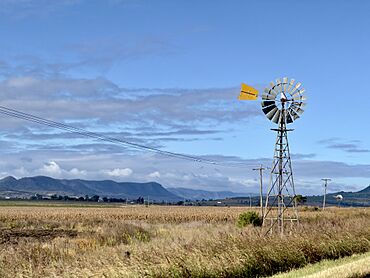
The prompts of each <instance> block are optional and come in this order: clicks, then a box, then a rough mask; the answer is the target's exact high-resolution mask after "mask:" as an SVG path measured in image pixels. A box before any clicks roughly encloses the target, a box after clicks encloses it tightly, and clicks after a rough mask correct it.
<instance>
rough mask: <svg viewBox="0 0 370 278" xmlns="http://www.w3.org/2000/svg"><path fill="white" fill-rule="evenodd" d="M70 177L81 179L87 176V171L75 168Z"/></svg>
mask: <svg viewBox="0 0 370 278" xmlns="http://www.w3.org/2000/svg"><path fill="white" fill-rule="evenodd" d="M69 173H70V176H73V177H77V178H81V176H86V174H87V172H86V171H85V170H79V169H77V168H73V169H72V170H70V171H69Z"/></svg>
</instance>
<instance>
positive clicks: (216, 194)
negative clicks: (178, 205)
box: [167, 187, 255, 200]
mask: <svg viewBox="0 0 370 278" xmlns="http://www.w3.org/2000/svg"><path fill="white" fill-rule="evenodd" d="M167 190H168V191H170V192H172V193H173V194H175V195H177V196H179V197H182V198H183V199H187V200H202V199H205V200H209V199H225V198H232V197H242V196H246V195H248V194H246V193H244V194H243V193H235V192H231V191H207V190H197V189H189V188H183V187H176V188H175V187H172V188H167ZM253 195H255V194H253ZM248 196H249V195H248Z"/></svg>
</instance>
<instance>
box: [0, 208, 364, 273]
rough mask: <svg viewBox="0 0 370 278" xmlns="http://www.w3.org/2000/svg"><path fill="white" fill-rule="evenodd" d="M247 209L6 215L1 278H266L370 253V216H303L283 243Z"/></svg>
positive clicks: (2, 216) (0, 211) (1, 218)
mask: <svg viewBox="0 0 370 278" xmlns="http://www.w3.org/2000/svg"><path fill="white" fill-rule="evenodd" d="M244 211H246V208H233V207H231V208H219V207H159V206H152V207H149V208H148V207H142V206H140V207H139V206H129V207H121V208H61V207H58V208H50V207H47V208H45V207H32V208H29V207H1V208H0V248H1V252H0V277H143V276H149V277H258V276H267V275H271V274H273V273H277V272H279V271H287V270H289V269H293V268H298V267H302V266H304V265H306V264H308V263H315V262H318V261H320V260H323V259H336V258H340V257H343V256H348V255H351V254H354V253H363V252H367V251H370V209H369V208H367V209H364V208H351V209H345V208H340V209H338V208H331V209H328V210H326V211H325V212H322V211H310V210H307V211H302V212H301V214H300V216H301V224H300V226H299V227H297V228H296V230H295V231H294V233H293V234H291V235H286V236H285V237H283V238H280V237H278V236H273V235H272V236H268V237H261V236H260V234H261V233H260V232H261V231H260V229H259V228H255V227H249V226H248V227H246V228H243V229H240V228H238V227H237V226H236V225H235V223H236V220H237V218H238V215H239V214H240V213H241V212H244Z"/></svg>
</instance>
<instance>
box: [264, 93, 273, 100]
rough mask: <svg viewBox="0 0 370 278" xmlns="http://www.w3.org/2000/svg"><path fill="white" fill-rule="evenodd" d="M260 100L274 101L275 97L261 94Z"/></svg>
mask: <svg viewBox="0 0 370 278" xmlns="http://www.w3.org/2000/svg"><path fill="white" fill-rule="evenodd" d="M262 99H263V100H274V99H275V96H273V95H272V94H267V95H266V94H263V95H262Z"/></svg>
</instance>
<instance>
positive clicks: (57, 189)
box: [0, 176, 181, 201]
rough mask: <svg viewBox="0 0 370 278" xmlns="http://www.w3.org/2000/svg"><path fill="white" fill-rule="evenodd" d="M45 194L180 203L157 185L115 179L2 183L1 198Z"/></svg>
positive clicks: (11, 179) (8, 179) (33, 179)
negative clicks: (140, 198) (143, 198)
mask: <svg viewBox="0 0 370 278" xmlns="http://www.w3.org/2000/svg"><path fill="white" fill-rule="evenodd" d="M36 193H38V194H42V195H51V194H57V195H69V196H84V195H89V196H92V195H99V196H101V197H115V198H129V199H137V198H139V197H145V198H146V197H147V196H149V198H150V199H151V200H156V201H161V200H164V201H177V200H181V198H180V197H178V196H176V195H175V194H173V193H171V192H170V191H168V190H166V189H165V188H164V187H163V186H162V185H160V184H159V183H156V182H147V183H135V182H115V181H112V180H102V181H94V180H81V179H73V180H66V179H54V178H50V177H45V176H37V177H26V178H21V179H16V178H14V177H6V178H3V179H1V180H0V196H3V197H5V196H10V197H28V196H31V195H34V194H36Z"/></svg>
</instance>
